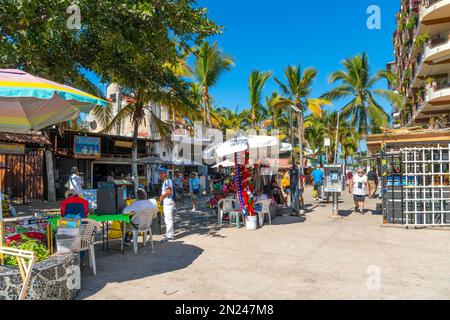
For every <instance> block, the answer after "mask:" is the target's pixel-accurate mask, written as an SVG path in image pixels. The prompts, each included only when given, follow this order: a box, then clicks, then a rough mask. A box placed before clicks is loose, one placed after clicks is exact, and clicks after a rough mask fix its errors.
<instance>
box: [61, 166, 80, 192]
mask: <svg viewBox="0 0 450 320" xmlns="http://www.w3.org/2000/svg"><path fill="white" fill-rule="evenodd" d="M65 187H66V188H67V189H68V190H75V191H76V192H77V194H78V195H82V194H83V179H82V178H81V177H80V172H79V171H78V168H77V167H72V169H71V170H70V176H69V180H68V181H67V183H66V185H65Z"/></svg>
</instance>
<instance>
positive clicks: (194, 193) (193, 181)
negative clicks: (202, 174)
mask: <svg viewBox="0 0 450 320" xmlns="http://www.w3.org/2000/svg"><path fill="white" fill-rule="evenodd" d="M189 193H190V194H191V199H192V211H197V198H198V195H199V194H200V179H199V178H198V177H197V174H196V173H195V172H192V173H191V178H190V179H189Z"/></svg>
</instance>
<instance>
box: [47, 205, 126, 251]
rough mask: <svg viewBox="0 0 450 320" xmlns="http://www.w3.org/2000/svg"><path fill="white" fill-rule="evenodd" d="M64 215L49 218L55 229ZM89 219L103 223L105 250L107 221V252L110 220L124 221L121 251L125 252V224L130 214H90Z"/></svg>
mask: <svg viewBox="0 0 450 320" xmlns="http://www.w3.org/2000/svg"><path fill="white" fill-rule="evenodd" d="M61 218H62V217H52V218H49V219H48V221H49V223H51V225H52V227H53V230H56V226H57V224H58V220H59V219H61ZM88 218H89V219H92V220H94V221H97V222H100V223H102V225H103V228H102V230H103V237H102V240H103V250H105V223H106V252H108V251H109V238H108V233H109V230H112V229H109V223H108V222H114V221H118V222H123V223H122V230H121V231H122V239H121V243H120V251H122V253H124V246H123V241H124V237H125V226H126V224H127V223H130V216H129V215H128V214H112V215H94V214H92V215H89V216H88Z"/></svg>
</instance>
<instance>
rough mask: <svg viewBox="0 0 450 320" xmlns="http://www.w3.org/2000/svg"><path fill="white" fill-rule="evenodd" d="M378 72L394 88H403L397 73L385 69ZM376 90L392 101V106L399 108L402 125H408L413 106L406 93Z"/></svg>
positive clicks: (378, 93)
mask: <svg viewBox="0 0 450 320" xmlns="http://www.w3.org/2000/svg"><path fill="white" fill-rule="evenodd" d="M378 74H379V76H380V77H381V78H384V79H386V80H387V81H388V82H389V83H390V84H391V87H392V88H401V86H400V85H399V84H400V83H399V82H400V81H399V77H398V75H397V73H395V72H391V71H388V70H384V71H380V72H379V73H378ZM374 92H375V93H376V94H377V95H379V96H382V97H383V98H385V99H386V100H388V101H389V102H390V103H391V105H392V107H393V108H394V109H395V110H398V112H399V113H400V117H399V124H400V126H404V125H406V124H407V121H408V119H407V117H408V113H409V111H410V109H411V106H412V105H411V100H410V99H409V98H408V97H407V96H406V95H405V94H403V92H398V91H391V90H385V89H378V90H374Z"/></svg>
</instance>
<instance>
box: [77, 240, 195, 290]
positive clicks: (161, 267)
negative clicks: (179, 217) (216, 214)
mask: <svg viewBox="0 0 450 320" xmlns="http://www.w3.org/2000/svg"><path fill="white" fill-rule="evenodd" d="M154 244H155V251H156V252H155V253H152V250H151V247H150V245H149V244H148V245H147V246H146V247H145V248H144V247H142V244H140V246H139V253H138V254H137V255H134V254H133V253H132V252H130V251H128V250H126V251H125V254H124V255H122V254H120V253H112V254H109V255H108V256H106V257H103V258H97V275H96V276H94V275H92V274H91V270H90V269H86V270H83V271H82V280H81V288H82V290H81V292H80V294H79V295H78V297H77V299H85V298H88V297H89V296H91V295H93V294H95V293H96V292H98V291H100V290H102V289H103V288H104V287H105V286H106V285H108V284H110V285H111V284H115V283H118V284H120V283H122V282H127V281H133V280H138V279H143V278H148V277H152V276H155V275H159V274H163V273H167V272H172V271H176V270H180V269H184V268H186V267H188V266H189V265H191V264H192V263H193V262H194V261H195V260H196V259H197V258H198V257H199V256H200V255H201V254H202V253H203V249H201V248H199V247H196V246H193V245H187V244H184V242H183V241H174V242H171V243H159V242H155V243H154ZM86 262H87V260H86ZM148 283H149V286H150V287H151V281H149V282H148ZM114 290H116V288H112V291H114Z"/></svg>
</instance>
